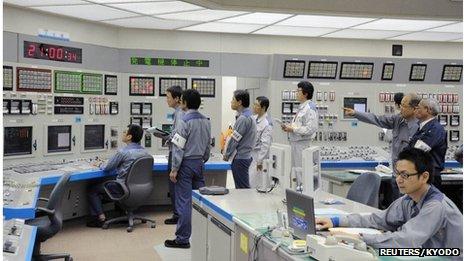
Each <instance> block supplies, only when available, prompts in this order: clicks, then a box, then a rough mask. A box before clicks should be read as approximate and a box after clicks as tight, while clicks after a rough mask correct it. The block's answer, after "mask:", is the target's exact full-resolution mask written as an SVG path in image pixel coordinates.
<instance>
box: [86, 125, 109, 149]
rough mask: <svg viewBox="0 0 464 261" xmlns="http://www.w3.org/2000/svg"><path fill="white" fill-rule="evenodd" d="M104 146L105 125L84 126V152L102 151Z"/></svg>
mask: <svg viewBox="0 0 464 261" xmlns="http://www.w3.org/2000/svg"><path fill="white" fill-rule="evenodd" d="M104 146H105V125H85V129H84V150H96V149H103V148H104Z"/></svg>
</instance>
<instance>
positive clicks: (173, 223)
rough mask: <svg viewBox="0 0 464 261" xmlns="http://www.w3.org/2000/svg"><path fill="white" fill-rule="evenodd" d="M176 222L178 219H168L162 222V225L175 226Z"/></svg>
mask: <svg viewBox="0 0 464 261" xmlns="http://www.w3.org/2000/svg"><path fill="white" fill-rule="evenodd" d="M178 220H179V218H178V217H172V218H168V219H166V220H164V224H166V225H175V224H177V221H178Z"/></svg>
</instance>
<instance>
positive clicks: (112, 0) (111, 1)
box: [89, 0, 166, 4]
mask: <svg viewBox="0 0 464 261" xmlns="http://www.w3.org/2000/svg"><path fill="white" fill-rule="evenodd" d="M158 1H163V2H166V0H89V2H95V3H99V4H114V3H136V2H158Z"/></svg>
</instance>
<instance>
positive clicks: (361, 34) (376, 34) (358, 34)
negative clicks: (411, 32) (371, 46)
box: [323, 29, 404, 39]
mask: <svg viewBox="0 0 464 261" xmlns="http://www.w3.org/2000/svg"><path fill="white" fill-rule="evenodd" d="M400 34H404V31H379V30H357V29H345V30H341V31H337V32H333V33H330V34H328V35H324V36H323V37H329V38H353V39H384V38H388V37H393V36H397V35H400Z"/></svg>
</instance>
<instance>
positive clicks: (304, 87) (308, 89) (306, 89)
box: [297, 81, 314, 100]
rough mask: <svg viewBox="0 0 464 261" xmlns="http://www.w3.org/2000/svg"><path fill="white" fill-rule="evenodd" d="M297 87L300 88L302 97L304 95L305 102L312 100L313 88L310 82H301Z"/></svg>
mask: <svg viewBox="0 0 464 261" xmlns="http://www.w3.org/2000/svg"><path fill="white" fill-rule="evenodd" d="M297 86H298V88H301V91H302V92H303V94H304V95H306V99H307V100H311V99H312V98H313V93H314V86H313V85H312V84H311V83H310V82H308V81H301V82H299V83H298V85H297Z"/></svg>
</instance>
